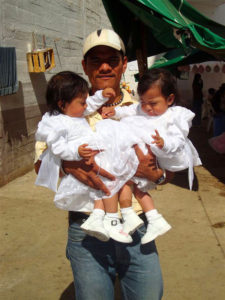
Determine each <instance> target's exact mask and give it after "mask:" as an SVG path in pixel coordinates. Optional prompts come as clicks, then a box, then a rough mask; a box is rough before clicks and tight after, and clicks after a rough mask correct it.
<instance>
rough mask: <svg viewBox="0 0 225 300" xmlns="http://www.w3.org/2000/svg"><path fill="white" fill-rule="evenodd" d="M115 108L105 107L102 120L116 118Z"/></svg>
mask: <svg viewBox="0 0 225 300" xmlns="http://www.w3.org/2000/svg"><path fill="white" fill-rule="evenodd" d="M115 114H116V112H115V108H114V107H104V106H103V108H102V118H103V119H107V118H111V117H113V116H115Z"/></svg>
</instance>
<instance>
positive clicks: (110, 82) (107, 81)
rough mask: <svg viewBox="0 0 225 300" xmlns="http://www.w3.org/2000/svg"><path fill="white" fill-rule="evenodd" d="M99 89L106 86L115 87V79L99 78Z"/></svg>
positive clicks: (97, 82)
mask: <svg viewBox="0 0 225 300" xmlns="http://www.w3.org/2000/svg"><path fill="white" fill-rule="evenodd" d="M95 86H96V87H97V89H98V90H103V89H105V88H109V87H110V88H114V86H115V81H114V80H112V79H111V78H109V79H104V80H103V79H97V80H96V85H95Z"/></svg>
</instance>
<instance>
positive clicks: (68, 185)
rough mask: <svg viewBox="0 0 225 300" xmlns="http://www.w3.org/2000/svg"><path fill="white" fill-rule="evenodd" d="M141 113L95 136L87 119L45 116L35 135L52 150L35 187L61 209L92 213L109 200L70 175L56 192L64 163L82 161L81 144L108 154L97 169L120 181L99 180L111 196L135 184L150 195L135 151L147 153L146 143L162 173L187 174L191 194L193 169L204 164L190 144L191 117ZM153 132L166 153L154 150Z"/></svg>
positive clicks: (175, 110) (100, 127) (108, 123)
mask: <svg viewBox="0 0 225 300" xmlns="http://www.w3.org/2000/svg"><path fill="white" fill-rule="evenodd" d="M136 109H137V110H138V109H139V107H138V106H137V107H136ZM139 113H140V114H139V115H136V116H132V117H126V118H123V119H121V121H115V120H110V119H107V120H102V121H99V122H98V123H97V124H96V132H93V131H92V130H91V128H90V126H89V124H88V122H87V121H86V119H85V118H71V117H69V116H66V115H63V114H59V115H53V116H50V115H49V113H46V114H45V115H44V116H43V118H42V120H41V122H40V123H39V125H38V130H37V133H36V140H38V141H44V142H46V143H47V145H48V149H47V150H46V151H45V152H44V153H43V154H42V157H41V159H42V164H41V168H40V170H39V173H38V177H37V180H36V184H38V185H42V186H46V187H48V188H50V189H52V190H53V191H55V192H56V194H55V198H54V202H55V205H56V206H57V207H59V208H61V209H64V210H71V211H87V212H89V211H92V210H93V206H94V200H97V199H102V198H107V197H106V196H105V195H104V193H103V192H101V191H97V190H95V189H92V188H90V187H89V186H86V185H85V184H83V183H81V182H80V181H78V180H77V179H76V178H74V177H73V176H72V175H67V176H64V177H63V178H62V179H61V181H60V184H59V186H58V187H57V185H58V180H59V169H60V164H61V160H68V161H71V160H80V159H81V158H80V157H79V155H78V147H79V146H80V145H82V144H88V145H89V147H90V148H92V149H103V150H104V151H102V152H101V153H99V154H97V155H96V156H95V161H96V163H97V164H98V165H99V167H101V168H103V169H105V170H106V171H108V172H110V173H111V174H113V175H115V177H116V180H115V181H111V180H109V179H107V178H104V177H101V176H100V177H101V179H102V181H103V182H104V184H105V185H106V186H107V187H108V188H109V190H110V191H111V196H112V195H114V194H115V193H117V192H118V191H119V190H120V188H121V187H122V186H123V185H124V184H125V183H126V182H127V181H128V180H130V179H131V178H132V180H133V181H134V182H135V183H136V184H138V186H139V188H141V189H142V190H147V189H149V188H152V187H153V186H154V184H153V183H150V182H149V181H148V180H146V179H144V178H143V179H142V178H137V177H134V174H135V173H136V170H137V167H138V163H139V161H138V158H137V156H136V154H135V151H134V149H133V147H132V146H133V145H134V144H138V145H139V146H140V147H141V149H142V150H143V152H144V153H146V152H147V149H146V146H145V143H147V144H149V145H150V146H151V149H152V151H153V153H154V154H155V155H156V156H157V158H158V162H159V165H160V167H162V168H165V169H167V170H170V171H178V170H183V169H186V168H189V184H190V188H191V186H192V181H193V166H196V165H199V164H201V161H200V158H199V156H198V153H197V151H196V149H195V148H194V146H193V145H192V143H191V141H190V140H189V139H188V138H187V135H188V133H189V127H190V126H191V120H192V118H193V113H191V112H190V111H189V110H187V109H185V108H182V107H178V106H177V107H171V108H169V109H168V110H167V111H166V113H164V114H163V115H161V116H158V117H149V116H148V115H146V114H145V113H143V112H142V111H140V112H139ZM155 129H157V130H158V132H159V134H160V135H161V136H162V137H163V138H164V141H165V147H164V148H163V149H162V150H160V149H159V148H157V147H156V146H155V145H153V144H151V142H152V141H153V139H152V137H151V135H152V134H154V130H155Z"/></svg>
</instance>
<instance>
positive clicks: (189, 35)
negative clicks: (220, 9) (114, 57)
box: [103, 0, 225, 63]
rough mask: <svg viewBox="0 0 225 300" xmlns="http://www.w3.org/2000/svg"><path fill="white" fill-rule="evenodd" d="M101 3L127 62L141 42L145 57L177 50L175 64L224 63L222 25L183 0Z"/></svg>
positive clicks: (128, 0) (134, 57) (224, 27)
mask: <svg viewBox="0 0 225 300" xmlns="http://www.w3.org/2000/svg"><path fill="white" fill-rule="evenodd" d="M103 4H104V6H105V9H106V12H107V14H108V17H109V19H110V21H111V23H112V26H113V28H114V30H115V31H116V32H117V33H118V34H119V35H120V36H121V38H122V39H123V41H124V43H125V46H126V49H127V56H128V59H129V61H131V60H135V59H136V51H137V49H138V48H141V47H142V46H143V39H144V42H145V45H146V46H145V47H146V50H147V56H152V55H156V54H159V53H163V52H168V51H171V50H174V49H180V52H179V51H178V53H179V55H178V58H177V59H178V60H179V62H181V61H182V60H184V59H186V58H189V60H191V59H192V58H193V57H195V59H197V61H198V59H200V60H201V57H202V56H203V57H204V59H203V61H205V60H206V59H209V58H210V60H211V59H214V58H215V59H217V60H225V26H223V25H220V24H218V23H216V22H214V21H212V20H210V19H208V18H207V17H205V16H203V15H202V14H200V13H199V12H198V11H197V10H196V9H194V8H193V7H192V6H191V5H190V4H189V3H187V2H186V1H185V0H160V1H159V0H113V1H112V0H103ZM173 54H174V53H173ZM181 56H183V57H181ZM173 59H174V57H173ZM175 60H176V57H175ZM187 61H188V60H187ZM172 63H174V62H172ZM176 63H177V62H176ZM191 63H192V61H191Z"/></svg>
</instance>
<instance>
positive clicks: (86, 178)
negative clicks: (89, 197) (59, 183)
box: [62, 157, 115, 196]
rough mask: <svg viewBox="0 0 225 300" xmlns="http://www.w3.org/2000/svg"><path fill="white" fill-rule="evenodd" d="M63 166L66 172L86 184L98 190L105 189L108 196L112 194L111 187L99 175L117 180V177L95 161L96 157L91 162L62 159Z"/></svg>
mask: <svg viewBox="0 0 225 300" xmlns="http://www.w3.org/2000/svg"><path fill="white" fill-rule="evenodd" d="M62 167H63V170H64V172H65V173H66V174H68V173H69V174H71V175H73V176H74V177H75V178H76V179H77V180H79V181H81V182H83V183H84V184H86V185H88V186H90V187H92V188H94V189H96V190H101V191H103V192H104V193H105V194H106V195H107V196H109V195H110V191H109V189H108V188H107V187H106V186H105V184H104V183H103V182H102V180H101V179H100V177H99V175H101V176H103V177H106V178H108V179H110V180H115V177H114V176H113V175H112V174H110V173H109V172H107V171H105V170H104V169H102V168H100V167H99V166H98V165H97V164H96V162H95V161H94V157H93V160H92V162H91V163H90V162H87V161H85V160H83V159H82V160H80V161H62Z"/></svg>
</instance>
